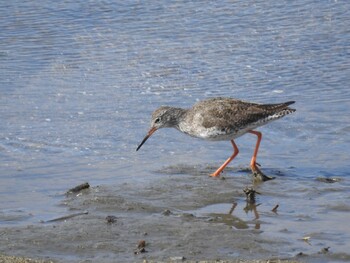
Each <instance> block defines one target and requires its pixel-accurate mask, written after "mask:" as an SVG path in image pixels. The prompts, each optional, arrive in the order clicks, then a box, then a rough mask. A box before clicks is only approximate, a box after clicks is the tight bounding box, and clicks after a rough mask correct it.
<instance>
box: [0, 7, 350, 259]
mask: <svg viewBox="0 0 350 263" xmlns="http://www.w3.org/2000/svg"><path fill="white" fill-rule="evenodd" d="M349 28H350V2H348V1H311V0H310V1H293V2H290V1H219V2H216V1H204V2H196V1H195V2H186V1H185V2H181V1H180V2H179V1H176V2H168V1H146V2H142V1H141V2H139V1H108V0H107V1H64V2H61V1H58V2H55V1H54V2H52V1H16V0H15V1H3V2H2V3H0V40H1V41H0V59H1V63H0V112H1V115H0V121H1V125H0V180H1V184H0V198H1V200H2V202H1V205H0V225H1V226H3V227H8V226H20V225H27V224H32V223H36V222H38V221H39V220H46V219H49V218H54V217H57V216H58V215H61V214H62V213H64V212H65V211H66V207H65V206H62V205H60V201H61V200H62V198H63V194H64V193H65V191H66V190H67V189H69V188H71V187H73V186H75V185H77V184H80V183H82V182H85V181H88V182H89V183H90V184H91V185H121V184H123V183H128V184H132V183H135V184H136V185H139V187H140V189H142V184H143V183H147V184H149V183H151V182H152V181H154V182H157V181H158V180H159V178H160V175H161V174H162V173H164V174H165V175H166V174H167V173H166V171H167V170H168V169H170V168H171V169H172V168H173V167H178V169H180V170H181V173H180V174H182V176H184V177H186V176H190V175H191V174H193V173H194V171H193V170H196V168H198V167H199V168H198V169H201V168H200V167H207V166H208V167H217V166H218V165H220V164H221V163H222V162H223V161H224V160H225V159H226V158H227V157H228V156H229V155H230V154H231V152H232V147H231V144H230V143H228V142H214V143H213V142H206V141H201V140H199V139H194V138H191V137H188V136H186V135H183V134H181V133H179V132H177V131H176V130H170V129H169V130H166V129H165V130H161V131H158V132H157V133H155V134H154V136H152V137H151V138H150V139H149V140H148V141H147V143H146V144H145V145H144V146H143V147H142V149H141V150H140V151H138V152H136V151H135V149H136V146H137V145H138V143H140V141H141V140H142V138H143V137H144V135H145V134H146V132H147V130H148V127H149V119H150V114H151V112H152V111H153V110H154V109H155V108H156V107H158V106H160V105H173V106H180V107H190V106H191V105H192V104H194V103H195V102H196V101H198V100H201V99H204V98H208V97H215V96H227V97H236V98H240V99H244V100H251V101H256V102H261V103H265V102H266V103H267V102H271V103H273V102H283V101H288V100H295V101H296V104H295V108H296V109H297V111H296V113H295V114H293V115H289V116H287V117H285V118H284V119H282V120H279V121H276V122H274V123H271V124H269V125H267V126H266V127H263V128H261V129H260V130H261V131H262V132H263V142H262V145H261V149H260V152H259V158H258V162H259V163H261V164H262V169H266V171H267V173H268V172H269V171H280V172H279V173H278V172H277V173H276V172H271V173H275V175H276V174H277V178H276V180H275V181H273V183H270V182H267V183H266V184H267V185H264V186H263V187H264V195H263V197H261V198H262V200H261V201H262V202H263V203H264V204H265V205H267V204H269V205H270V206H271V205H274V204H275V201H276V202H278V200H279V199H278V196H279V195H281V198H282V199H283V200H284V202H285V207H288V208H289V209H287V210H284V212H285V217H284V219H281V220H279V219H278V218H277V219H276V218H274V219H271V220H272V221H274V224H277V225H279V224H282V222H283V223H286V222H288V226H289V227H288V229H291V230H290V231H292V232H293V233H294V234H293V238H295V239H297V238H298V237H300V236H301V237H302V235H307V234H310V233H309V232H310V231H311V232H312V231H314V232H317V233H322V234H323V236H321V237H319V238H320V239H322V240H327V242H325V245H327V244H330V246H331V247H332V249H334V251H338V252H339V253H340V252H341V253H342V252H348V250H349V247H348V244H349V243H350V228H349V226H348V224H347V221H346V220H348V219H349V215H350V214H349V211H350V206H349V200H350V183H349V181H350V175H349V171H350V164H349V155H350V150H349V149H350V139H349V138H350V136H349V135H350V117H349V116H350V88H349V83H350V30H349ZM237 144H238V146H239V147H240V155H239V156H238V157H237V158H236V160H235V161H234V162H232V164H231V165H230V166H232V167H237V166H239V167H247V166H248V164H249V159H250V156H251V154H252V151H253V145H254V144H255V138H254V137H252V136H250V135H246V136H243V137H241V138H239V139H237ZM193 167H194V168H193ZM209 170H210V169H209ZM209 172H210V171H209ZM203 176H205V175H204V174H203ZM225 176H226V177H234V176H235V172H234V171H232V170H228V171H227V172H226V173H225ZM324 177H327V178H338V179H340V181H339V182H338V181H337V182H335V183H331V184H329V183H323V182H320V181H319V180H317V178H324ZM208 180H210V179H209V178H208ZM232 180H233V181H234V178H233V179H232ZM247 184H249V180H248V179H247ZM135 188H136V190H135V191H137V189H138V188H137V187H135ZM189 191H191V190H190V189H189ZM287 192H288V193H287ZM169 198H171V196H169ZM269 198H272V200H274V201H273V203H272V201H271V199H269ZM269 200H270V201H269ZM230 201H231V200H228V201H226V202H225V201H224V200H221V201H220V203H221V204H222V205H223V206H224V209H225V204H226V203H229V202H230ZM269 202H271V204H270V203H269ZM212 205H213V206H208V207H207V206H206V207H202V208H198V209H199V210H198V211H197V210H195V211H197V212H196V213H199V214H201V213H206V212H208V213H209V212H210V211H208V210H213V211H211V212H215V210H216V209H217V206H216V204H214V203H213V204H212ZM218 207H219V208H220V207H221V206H220V205H218ZM190 210H191V211H192V212H193V211H194V210H193V209H192V208H191V209H190ZM310 211H312V215H310V214H309V212H310ZM306 214H307V215H308V216H311V218H312V219H314V221H313V220H311V221H310V218H309V217H308V218H307V219H305V221H307V223H305V224H304V225H303V224H300V221H303V220H304V219H303V216H304V215H306ZM242 216H243V215H242ZM288 218H290V219H291V220H290V221H288V220H287V219H288ZM283 220H287V221H283ZM294 220H296V221H294ZM293 222H294V223H293ZM310 222H311V223H310ZM286 224H287V223H286ZM330 226H331V227H330ZM312 227H314V228H315V229H313V230H312ZM262 228H263V229H264V230H265V231H266V232H268V233H270V234H271V233H272V234H271V235H273V234H276V236H281V235H283V230H282V226H281V227H279V228H278V230H276V229H274V227H273V224H266V225H264V226H263V227H262ZM310 228H311V229H310ZM307 229H310V231H308V230H307ZM317 229H318V230H317ZM328 230H329V232H327V231H328ZM327 233H328V234H329V235H328V236H327ZM320 235H321V234H320ZM316 236H317V235H316ZM337 247H338V249H337Z"/></svg>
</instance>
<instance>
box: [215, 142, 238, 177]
mask: <svg viewBox="0 0 350 263" xmlns="http://www.w3.org/2000/svg"><path fill="white" fill-rule="evenodd" d="M231 143H232V146H233V149H234V152H233V154H232V155H231V157H230V158H228V159H227V160H226V162H224V163H223V164H222V165H221V166H220V167H219V169H217V170H216V171H215V172H214V173H212V174H211V175H210V176H213V177H218V176H219V175H220V173H221V172H222V171H223V170H224V169H225V167H226V166H227V165H228V164H229V163H230V162H231V161H232V160H233V159H234V158H235V157H236V155H237V154H238V153H239V150H238V147H237V145H236V143H235V142H234V140H231Z"/></svg>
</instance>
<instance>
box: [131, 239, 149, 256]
mask: <svg viewBox="0 0 350 263" xmlns="http://www.w3.org/2000/svg"><path fill="white" fill-rule="evenodd" d="M145 247H146V241H145V240H140V241H139V243H138V244H137V248H136V249H135V250H134V254H135V255H138V254H141V253H145V252H147V251H146V249H145Z"/></svg>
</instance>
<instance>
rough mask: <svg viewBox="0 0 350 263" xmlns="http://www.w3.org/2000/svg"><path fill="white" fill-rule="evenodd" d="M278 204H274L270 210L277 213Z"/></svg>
mask: <svg viewBox="0 0 350 263" xmlns="http://www.w3.org/2000/svg"><path fill="white" fill-rule="evenodd" d="M279 206H280V205H279V204H277V205H275V207H274V208H272V210H271V211H272V212H274V213H277V208H278V207H279Z"/></svg>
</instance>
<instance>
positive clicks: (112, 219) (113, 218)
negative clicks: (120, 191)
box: [106, 216, 117, 224]
mask: <svg viewBox="0 0 350 263" xmlns="http://www.w3.org/2000/svg"><path fill="white" fill-rule="evenodd" d="M106 221H107V223H108V224H113V223H115V222H117V217H116V216H106Z"/></svg>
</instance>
